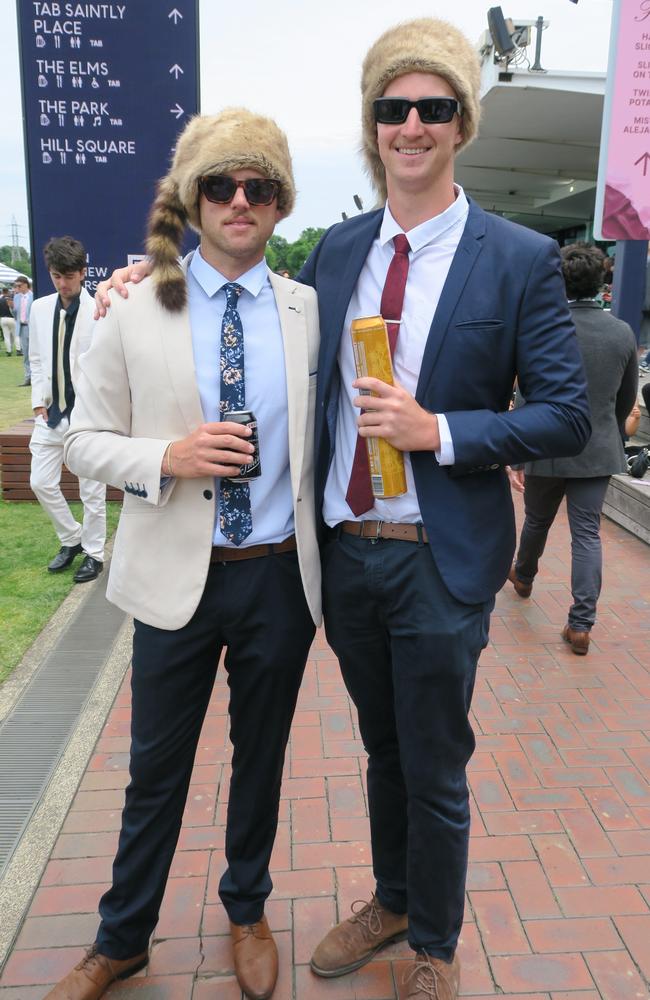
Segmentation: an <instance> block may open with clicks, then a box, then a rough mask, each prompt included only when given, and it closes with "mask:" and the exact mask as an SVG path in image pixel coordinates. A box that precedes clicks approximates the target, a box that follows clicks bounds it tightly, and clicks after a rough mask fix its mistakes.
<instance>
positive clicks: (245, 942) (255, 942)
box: [230, 917, 278, 1000]
mask: <svg viewBox="0 0 650 1000" xmlns="http://www.w3.org/2000/svg"><path fill="white" fill-rule="evenodd" d="M230 937H231V940H232V952H233V956H234V959H235V975H236V976H237V982H238V983H239V985H240V986H241V988H242V990H243V991H244V995H245V996H247V997H250V1000H268V997H270V996H271V994H272V993H273V990H274V989H275V984H276V981H277V978H278V949H277V948H276V946H275V941H274V940H273V935H272V934H271V930H270V928H269V925H268V923H267V921H266V917H262V919H261V920H260V921H258V923H256V924H233V923H232V921H231V922H230Z"/></svg>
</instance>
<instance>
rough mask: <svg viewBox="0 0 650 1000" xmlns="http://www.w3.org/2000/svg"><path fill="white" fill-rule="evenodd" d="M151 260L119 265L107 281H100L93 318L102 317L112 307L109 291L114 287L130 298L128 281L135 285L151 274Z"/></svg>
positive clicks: (123, 296) (119, 292)
mask: <svg viewBox="0 0 650 1000" xmlns="http://www.w3.org/2000/svg"><path fill="white" fill-rule="evenodd" d="M151 271H152V267H151V262H150V261H148V260H141V261H138V263H137V264H129V265H128V267H118V268H116V269H115V270H114V271H113V273H112V274H111V276H110V278H107V279H106V281H100V283H99V284H98V285H97V291H96V292H95V314H94V316H93V319H100V318H101V317H102V316H105V315H106V310H107V309H110V305H111V302H110V299H109V297H108V293H109V291H110V290H111V288H114V289H115V291H116V292H117V293H118V295H121V296H122V298H123V299H128V297H129V290H128V288H127V287H126V285H127V282H129V281H132V282H133V283H134V284H135V285H137V283H138V282H139V281H142V279H143V278H146V277H147V275H148V274H151Z"/></svg>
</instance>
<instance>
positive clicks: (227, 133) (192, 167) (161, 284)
mask: <svg viewBox="0 0 650 1000" xmlns="http://www.w3.org/2000/svg"><path fill="white" fill-rule="evenodd" d="M245 167H248V168H250V169H253V170H259V172H260V173H262V174H263V175H264V176H265V177H269V178H271V179H273V180H276V181H279V182H280V192H279V194H278V210H279V211H280V212H281V213H282V217H283V218H286V216H287V215H289V214H290V212H291V210H292V209H293V206H294V202H295V199H296V187H295V183H294V179H293V170H292V167H291V154H290V153H289V145H288V143H287V138H286V136H285V134H284V132H282V130H281V129H280V128H278V126H277V125H276V124H275V122H274V121H273V120H272V119H271V118H264V117H263V116H262V115H256V114H254V113H253V112H252V111H248V110H246V108H227V109H226V110H225V111H222V112H221V114H219V115H210V116H208V115H197V116H196V117H195V118H192V119H191V121H190V122H189V123H188V125H187V127H186V128H185V130H184V131H183V132H182V133H181V135H180V136H179V138H178V141H177V143H176V152H175V154H174V160H173V163H172V166H171V169H170V171H169V173H168V174H167V176H166V177H163V178H162V180H161V181H160V182H159V184H158V191H157V194H156V199H155V201H154V203H153V206H152V208H151V213H150V215H149V226H148V233H147V253H148V254H149V256H150V257H151V262H152V264H153V275H152V277H153V281H154V284H155V286H156V296H157V297H158V300H159V301H160V303H161V304H162V305H163V306H164V307H165V308H166V309H169V310H170V311H171V312H178V311H180V310H181V309H182V308H183V307H184V305H185V302H186V300H187V291H186V284H185V276H184V274H183V272H182V270H181V267H180V265H179V262H178V255H179V253H180V252H181V246H182V243H183V235H184V232H185V226H186V225H190V226H191V227H192V228H193V229H195V230H196V231H197V232H198V233H200V232H201V219H200V214H199V186H198V182H199V178H200V177H203V176H205V175H206V174H223V173H229V172H230V171H232V170H240V169H242V168H245Z"/></svg>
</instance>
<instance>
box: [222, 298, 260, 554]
mask: <svg viewBox="0 0 650 1000" xmlns="http://www.w3.org/2000/svg"><path fill="white" fill-rule="evenodd" d="M223 290H224V292H225V293H226V311H225V313H224V314H223V320H222V323H221V357H220V362H219V367H220V372H221V398H220V402H219V413H220V415H221V419H222V420H227V419H228V412H229V411H230V410H243V409H244V406H245V404H246V384H245V381H244V330H243V328H242V323H241V316H240V315H239V311H238V309H237V302H238V299H239V296H240V295H241V293H242V292H243V290H244V289H243V288H242V286H241V285H236V284H234V283H233V282H229V283H228V284H227V285H224V288H223ZM219 527H220V529H221V531H222V533H223V534H224V535H225V537H226V538H227V539H228V540H229V541H231V542H232V543H233V544H234V545H241V543H242V542H243V541H244V539H245V538H247V537H248V536H249V535H250V533H251V531H252V530H253V519H252V517H251V498H250V490H249V488H248V483H233V482H232V481H231V480H230V479H222V480H221V488H220V490H219Z"/></svg>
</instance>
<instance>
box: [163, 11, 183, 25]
mask: <svg viewBox="0 0 650 1000" xmlns="http://www.w3.org/2000/svg"><path fill="white" fill-rule="evenodd" d="M167 17H171V18H173V20H174V24H178V19H179V18H180V19H181V21H182V20H183V15H182V14H181V12H180V10H177V9H176V7H174V9H173V10H170V12H169V14H168V15H167Z"/></svg>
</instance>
